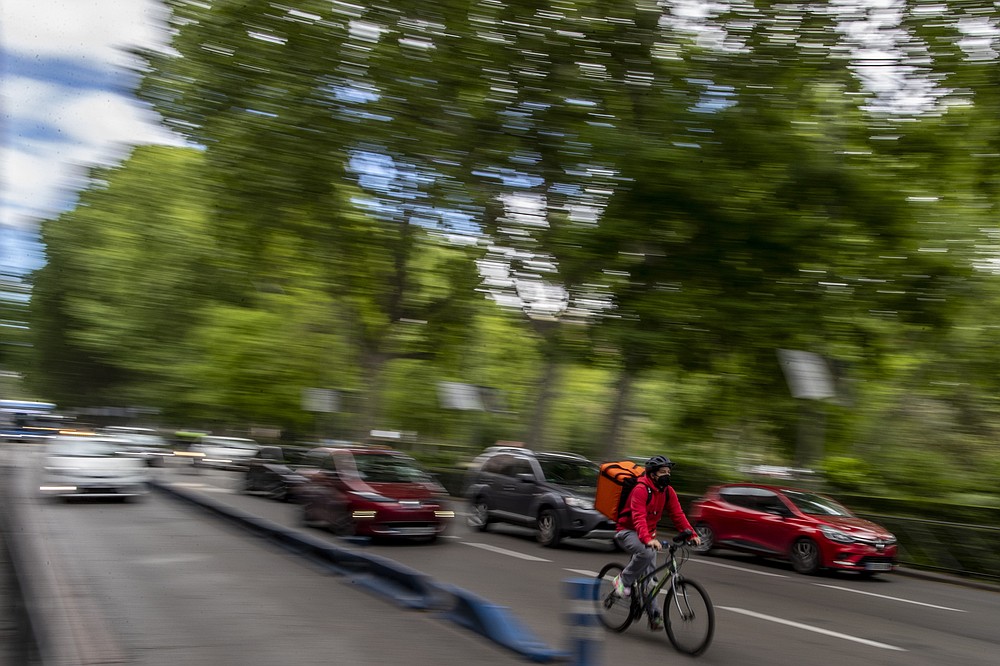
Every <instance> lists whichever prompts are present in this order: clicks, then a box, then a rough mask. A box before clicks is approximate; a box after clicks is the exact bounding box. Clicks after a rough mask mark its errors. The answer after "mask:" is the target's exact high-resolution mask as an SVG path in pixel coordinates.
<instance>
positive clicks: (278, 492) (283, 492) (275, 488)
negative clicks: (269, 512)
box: [267, 481, 288, 502]
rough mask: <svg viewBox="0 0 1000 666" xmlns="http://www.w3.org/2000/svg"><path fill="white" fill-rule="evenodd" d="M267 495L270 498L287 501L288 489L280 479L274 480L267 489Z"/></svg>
mask: <svg viewBox="0 0 1000 666" xmlns="http://www.w3.org/2000/svg"><path fill="white" fill-rule="evenodd" d="M267 495H268V497H270V498H271V499H274V500H278V501H279V502H287V501H288V491H287V489H286V488H285V484H283V483H282V482H281V481H275V482H274V483H272V484H271V487H270V488H268V489H267Z"/></svg>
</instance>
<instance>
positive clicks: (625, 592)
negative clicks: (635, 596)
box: [611, 576, 632, 599]
mask: <svg viewBox="0 0 1000 666" xmlns="http://www.w3.org/2000/svg"><path fill="white" fill-rule="evenodd" d="M611 585H612V586H613V587H614V588H615V594H617V595H618V596H619V597H621V598H623V599H626V598H628V597H629V596H631V594H632V590H630V589H629V588H627V587H625V584H624V583H622V577H621V576H615V579H614V580H613V581H611Z"/></svg>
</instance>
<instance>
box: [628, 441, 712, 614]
mask: <svg viewBox="0 0 1000 666" xmlns="http://www.w3.org/2000/svg"><path fill="white" fill-rule="evenodd" d="M645 467H646V470H645V471H644V472H643V473H642V475H641V476H640V477H639V479H638V481H637V482H636V485H635V487H634V488H633V489H632V492H631V493H630V494H629V497H628V504H627V505H626V506H625V507H624V508H623V509H622V511H621V513H620V514H619V516H618V525H617V528H616V530H615V541H616V542H617V543H618V545H619V546H621V548H622V550H624V551H625V552H627V553H629V554H630V555H631V556H632V558H631V559H630V560H629V562H628V564H627V565H626V566H625V568H624V569H623V570H622V572H621V574H620V575H618V576H616V577H615V579H614V588H615V594H617V595H618V596H620V597H627V596H629V595H630V594H631V589H632V583H634V582H635V581H636V579H638V578H640V577H641V576H644V575H646V574H648V573H650V572H652V571H653V569H655V568H656V553H657V551H659V550H660V549H661V548H662V547H663V546H662V544H661V543H660V541H659V540H658V539H657V538H656V526H657V524H658V523H659V522H660V517H661V516H662V515H663V509H664V507H666V509H667V513H668V515H669V516H670V520H671V521H673V523H674V527H675V528H677V530H678V531H684V530H690V531H691V533H692V535H693V536H692V537H691V539H690V540H691V541H693V542H694V543H695V544H700V543H701V538H700V537H698V536H697V534H695V533H694V530H693V529H691V524H690V523H689V522H688V519H687V517H686V516H685V515H684V511H683V509H681V503H680V501H679V500H678V499H677V493H676V492H675V491H674V489H673V488H671V487H670V471H671V470H672V469H673V467H674V463H673V461H671V460H670V458H667V457H666V456H653V457H652V458H650V459H649V460H647V461H646V465H645ZM650 612H651V613H652V614H651V615H650V618H649V628H650V629H660V628H662V627H663V618H662V617H661V616H660V611H659V610H656V609H650Z"/></svg>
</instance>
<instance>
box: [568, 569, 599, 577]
mask: <svg viewBox="0 0 1000 666" xmlns="http://www.w3.org/2000/svg"><path fill="white" fill-rule="evenodd" d="M563 571H568V572H570V573H575V574H580V575H581V576H589V577H591V578H596V577H597V574H598V572H597V571H587V570H586V569H563Z"/></svg>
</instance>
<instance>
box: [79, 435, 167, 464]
mask: <svg viewBox="0 0 1000 666" xmlns="http://www.w3.org/2000/svg"><path fill="white" fill-rule="evenodd" d="M98 432H99V433H100V434H102V435H107V436H109V437H114V438H115V439H117V440H119V441H120V442H121V443H122V444H123V445H124V446H125V450H126V451H127V452H128V454H129V455H131V456H135V457H138V458H142V459H143V460H145V461H146V464H147V465H149V466H150V467H163V465H164V464H165V461H166V460H167V459H168V458H172V457H173V455H174V452H173V450H171V448H170V446H169V445H168V444H167V440H165V439H163V438H162V437H160V435H159V433H157V432H156V431H155V430H153V429H152V428H133V427H125V426H109V427H107V428H101V429H100V430H99V431H98Z"/></svg>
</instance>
